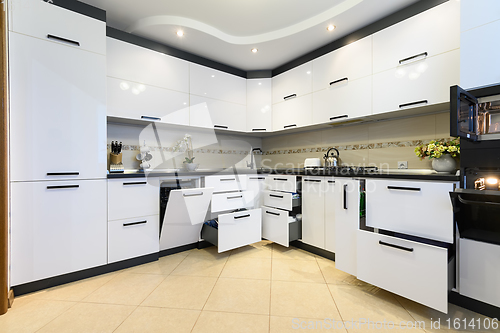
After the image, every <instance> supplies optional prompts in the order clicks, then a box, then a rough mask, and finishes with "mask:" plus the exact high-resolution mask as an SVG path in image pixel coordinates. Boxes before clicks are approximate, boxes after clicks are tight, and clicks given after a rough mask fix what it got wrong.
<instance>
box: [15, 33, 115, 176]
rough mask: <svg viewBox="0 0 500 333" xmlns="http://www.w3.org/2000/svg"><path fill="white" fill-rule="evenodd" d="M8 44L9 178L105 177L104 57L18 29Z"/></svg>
mask: <svg viewBox="0 0 500 333" xmlns="http://www.w3.org/2000/svg"><path fill="white" fill-rule="evenodd" d="M9 45H10V133H11V135H10V150H11V151H12V152H13V153H12V154H11V180H14V181H29V180H48V179H61V178H81V179H89V178H105V177H106V168H107V165H106V164H107V159H106V151H107V150H106V81H105V73H106V59H105V57H104V56H102V55H98V54H95V53H91V52H86V51H81V50H78V49H75V48H71V47H67V46H64V45H60V44H57V43H50V42H46V41H44V40H40V39H38V38H33V37H28V36H25V35H20V34H17V33H10V44H9ZM81 64H85V66H82V65H81Z"/></svg>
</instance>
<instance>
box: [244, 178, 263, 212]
mask: <svg viewBox="0 0 500 333" xmlns="http://www.w3.org/2000/svg"><path fill="white" fill-rule="evenodd" d="M246 188H247V190H248V191H252V192H253V195H254V197H253V208H260V207H262V205H263V204H264V190H266V176H265V175H258V174H257V175H247V186H246Z"/></svg>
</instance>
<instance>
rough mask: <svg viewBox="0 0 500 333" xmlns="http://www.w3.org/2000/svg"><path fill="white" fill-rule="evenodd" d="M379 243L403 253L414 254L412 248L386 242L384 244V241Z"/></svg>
mask: <svg viewBox="0 0 500 333" xmlns="http://www.w3.org/2000/svg"><path fill="white" fill-rule="evenodd" d="M378 243H379V244H380V245H383V246H388V247H393V248H395V249H399V250H403V251H407V252H413V249H412V248H410V247H404V246H399V245H395V244H390V243H386V242H382V241H378Z"/></svg>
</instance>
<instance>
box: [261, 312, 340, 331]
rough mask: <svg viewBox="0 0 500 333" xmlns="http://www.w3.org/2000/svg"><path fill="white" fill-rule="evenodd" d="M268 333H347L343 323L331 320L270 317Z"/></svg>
mask: <svg viewBox="0 0 500 333" xmlns="http://www.w3.org/2000/svg"><path fill="white" fill-rule="evenodd" d="M270 324H271V325H270V326H271V327H270V330H269V332H270V333H292V332H301V331H302V332H336V333H347V330H345V328H344V323H343V322H342V321H341V320H335V319H333V318H324V319H307V318H297V317H275V316H271V321H270Z"/></svg>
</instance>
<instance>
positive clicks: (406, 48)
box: [373, 1, 460, 86]
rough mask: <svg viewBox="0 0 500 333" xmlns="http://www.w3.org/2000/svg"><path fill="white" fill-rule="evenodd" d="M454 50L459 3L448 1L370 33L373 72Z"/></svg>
mask: <svg viewBox="0 0 500 333" xmlns="http://www.w3.org/2000/svg"><path fill="white" fill-rule="evenodd" d="M458 48H460V2H458V1H448V2H446V3H443V4H441V5H438V6H436V7H434V8H431V9H429V10H426V11H425V12H422V13H420V14H418V15H415V16H413V17H411V18H409V19H407V20H404V21H402V22H399V23H397V24H394V25H392V26H390V27H389V28H386V29H384V30H382V31H379V32H377V33H375V34H373V73H379V72H382V71H385V70H388V69H390V68H395V67H397V66H399V65H400V64H402V63H409V62H412V61H414V60H416V59H422V58H424V57H426V56H427V57H433V56H436V55H438V54H441V53H444V52H448V51H451V50H456V49H458ZM413 57H415V58H413ZM433 86H436V85H435V84H434V85H433Z"/></svg>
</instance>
